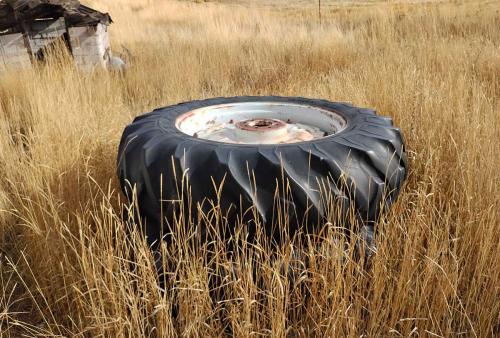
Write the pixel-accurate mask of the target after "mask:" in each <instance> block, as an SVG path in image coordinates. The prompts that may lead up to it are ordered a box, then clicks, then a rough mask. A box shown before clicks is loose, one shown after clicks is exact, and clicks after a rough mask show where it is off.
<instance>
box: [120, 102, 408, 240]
mask: <svg viewBox="0 0 500 338" xmlns="http://www.w3.org/2000/svg"><path fill="white" fill-rule="evenodd" d="M243 120H244V121H243ZM214 125H215V127H214ZM235 125H236V127H235ZM118 176H119V180H120V184H121V188H122V190H123V192H124V193H125V194H126V195H127V196H128V198H129V199H131V198H132V193H134V194H135V196H136V198H137V205H138V209H139V214H140V217H141V220H142V222H143V224H146V235H147V236H148V240H149V242H154V241H157V240H158V239H159V237H160V234H162V233H168V232H169V231H170V230H169V229H162V227H164V226H165V225H162V224H168V223H169V222H163V220H162V217H167V218H168V217H171V213H172V212H175V203H173V202H171V201H174V200H179V198H180V196H179V195H180V193H179V191H180V190H182V187H181V183H180V181H181V180H182V177H183V176H184V178H188V182H189V187H190V191H189V195H190V196H189V199H190V202H191V203H190V205H191V207H190V208H191V211H193V212H192V214H193V215H196V210H194V208H195V207H196V206H197V204H198V205H202V206H201V208H202V209H203V208H204V207H203V205H204V206H207V205H208V203H206V201H210V200H211V201H218V204H219V205H220V207H221V211H222V212H223V214H227V215H233V218H232V219H234V220H235V219H236V218H240V220H241V217H240V216H241V215H244V212H245V211H246V210H248V209H250V208H253V210H256V211H257V212H256V213H255V212H254V214H253V216H252V217H255V214H257V215H258V217H260V219H261V221H262V224H264V226H265V227H268V226H269V227H271V224H272V223H273V222H275V217H276V213H275V211H276V210H275V208H276V203H275V202H276V200H277V199H276V192H277V191H278V192H282V191H283V189H282V187H284V186H287V187H288V190H287V191H288V193H287V194H284V195H286V196H285V197H283V196H280V197H279V200H280V201H281V205H287V210H291V211H292V212H291V214H292V215H293V217H290V218H289V219H290V221H289V222H288V224H287V225H286V226H288V229H287V232H288V233H289V234H294V233H295V232H296V231H297V230H299V229H303V227H302V225H303V224H304V220H305V219H307V221H306V222H305V223H307V224H308V226H307V229H305V231H308V232H309V231H314V230H315V229H316V228H317V227H320V226H322V225H323V224H324V223H325V221H328V217H330V216H328V215H327V210H326V207H325V203H324V198H323V197H322V194H323V195H324V194H325V191H326V195H329V196H330V200H333V201H335V202H336V203H340V202H342V203H341V204H342V205H343V206H342V208H341V209H342V210H343V211H342V213H343V214H344V215H345V214H347V213H348V210H355V214H356V218H357V219H358V220H359V221H360V222H362V223H363V224H369V225H370V226H369V227H368V233H366V234H365V235H364V237H369V238H370V237H373V224H375V222H376V221H377V220H378V218H379V217H380V215H381V213H382V212H383V211H384V210H387V208H388V207H390V205H391V204H392V203H393V202H394V201H395V199H396V197H397V196H398V193H399V191H400V189H401V186H402V184H403V182H404V180H405V178H406V176H407V159H406V154H405V149H404V144H403V138H402V135H401V132H400V130H399V129H398V128H395V127H394V126H393V123H392V120H391V118H388V117H382V116H377V115H376V114H375V111H373V110H371V109H365V108H358V107H354V106H352V105H350V104H347V103H336V102H329V101H325V100H316V99H308V98H301V97H275V96H272V97H232V98H213V99H207V100H201V101H191V102H185V103H180V104H177V105H173V106H169V107H165V108H160V109H156V110H154V111H153V112H151V113H148V114H145V115H142V116H139V117H137V118H136V119H135V120H134V121H133V123H132V124H130V125H129V126H127V127H126V129H125V131H124V133H123V137H122V139H121V143H120V146H119V152H118ZM341 181H342V182H343V183H340V182H341ZM222 182H223V185H222V190H221V192H220V194H218V192H217V189H216V188H215V187H216V186H218V185H219V184H221V183H222ZM325 182H328V183H327V184H325ZM184 198H186V195H185V197H184ZM350 208H352V209H350ZM310 216H311V217H310ZM228 217H229V216H228ZM346 219H347V216H346ZM346 222H347V223H346V224H343V226H345V228H346V229H349V227H352V224H349V222H348V221H346ZM228 224H231V223H228ZM231 226H232V225H231ZM231 226H230V227H231ZM228 230H229V232H231V231H232V230H233V229H228ZM274 231H275V230H274ZM363 231H366V229H365V230H363ZM273 234H274V232H272V235H273Z"/></svg>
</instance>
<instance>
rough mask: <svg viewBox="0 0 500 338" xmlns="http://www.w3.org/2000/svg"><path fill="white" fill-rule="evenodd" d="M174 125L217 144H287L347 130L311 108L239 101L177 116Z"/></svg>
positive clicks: (341, 121) (333, 116) (335, 117)
mask: <svg viewBox="0 0 500 338" xmlns="http://www.w3.org/2000/svg"><path fill="white" fill-rule="evenodd" d="M175 126H176V128H177V129H178V130H180V131H181V132H183V133H185V134H187V135H190V136H193V137H196V138H200V139H205V140H211V141H216V142H223V143H239V144H286V143H297V142H304V141H312V140H317V139H321V138H324V137H328V136H330V135H334V134H336V133H338V132H340V131H342V130H344V129H345V128H346V127H347V121H346V120H345V118H344V117H343V116H342V115H340V114H338V113H336V112H334V111H330V110H326V109H322V108H318V107H314V106H308V105H301V104H293V103H280V102H240V103H228V104H221V105H214V106H208V107H203V108H199V109H195V110H192V111H190V112H187V113H185V114H182V115H181V116H179V117H178V118H177V120H176V122H175Z"/></svg>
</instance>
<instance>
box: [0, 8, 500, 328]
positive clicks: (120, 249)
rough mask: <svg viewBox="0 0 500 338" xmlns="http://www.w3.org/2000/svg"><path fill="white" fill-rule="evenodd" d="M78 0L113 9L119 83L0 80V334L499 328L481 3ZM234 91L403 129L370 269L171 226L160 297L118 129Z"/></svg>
mask: <svg viewBox="0 0 500 338" xmlns="http://www.w3.org/2000/svg"><path fill="white" fill-rule="evenodd" d="M90 4H92V5H96V6H98V7H99V8H101V9H103V10H109V11H111V13H112V14H113V17H114V19H115V22H116V23H115V24H114V25H113V26H112V27H111V32H112V42H113V45H114V46H115V50H120V48H121V47H120V46H121V45H124V46H126V48H128V49H129V50H130V51H131V54H132V55H133V58H132V60H131V64H130V69H129V70H128V71H127V72H126V73H125V74H123V75H119V74H109V73H104V72H96V73H93V74H82V73H80V72H78V71H76V70H75V69H74V68H73V66H72V65H71V63H70V62H67V61H64V60H65V58H66V57H65V56H64V55H59V56H58V57H57V58H55V60H53V61H52V63H51V64H49V65H47V66H40V67H37V68H36V69H34V70H28V71H26V72H13V73H10V74H1V75H0V100H1V104H0V130H1V131H0V133H1V135H2V137H1V138H0V174H1V180H0V234H1V236H0V241H1V242H0V247H1V256H0V259H1V260H0V288H1V290H2V292H1V293H0V332H1V336H2V337H18V336H21V335H27V336H44V337H46V336H76V337H94V336H105V337H118V336H126V337H140V336H174V335H179V336H223V335H227V334H229V333H231V332H232V333H233V334H234V335H235V336H257V335H266V336H331V337H341V336H394V337H397V336H417V335H419V336H429V337H431V336H441V337H450V336H466V337H473V336H477V337H488V336H491V337H493V336H495V335H498V334H499V327H500V326H499V325H500V323H499V312H500V303H499V301H498V299H500V295H499V287H500V282H499V281H500V268H499V267H498V257H499V256H500V247H499V242H500V238H499V237H500V236H499V233H500V232H499V228H498V225H499V223H500V213H499V211H498V210H500V170H499V168H500V156H499V155H498V153H499V150H500V149H499V143H500V132H499V130H500V29H499V28H498V27H500V14H499V10H498V7H496V5H495V2H494V1H492V2H487V1H483V2H466V3H458V2H457V3H454V2H453V3H427V4H410V3H395V4H387V3H380V4H373V3H369V4H368V5H366V6H365V5H363V6H359V5H356V4H351V3H347V4H341V5H338V6H337V5H335V4H334V3H329V5H328V6H325V10H324V12H323V23H322V26H319V24H318V21H317V17H316V15H317V13H316V11H315V9H314V8H313V7H304V8H302V7H293V6H292V7H291V6H288V7H287V9H286V10H280V7H279V6H276V4H278V5H279V3H275V4H274V5H275V6H271V7H264V8H261V7H259V8H248V7H245V6H241V5H221V4H215V3H209V4H192V3H175V2H163V1H162V2H160V1H146V0H142V1H133V2H132V1H118V0H113V1H107V2H106V3H104V2H99V1H94V2H91V3H90ZM239 94H245V95H247V94H256V95H260V94H279V95H300V96H310V97H321V98H325V99H330V100H333V101H349V102H352V103H354V104H356V105H360V106H367V107H375V108H376V109H377V110H378V111H379V112H380V113H381V114H383V115H388V116H392V117H393V118H394V120H395V123H396V124H397V125H398V126H400V127H401V129H402V130H403V132H404V135H405V138H406V143H407V147H408V152H409V157H410V165H411V172H410V176H409V179H408V182H407V185H406V187H405V189H404V192H403V193H402V194H401V196H400V198H399V200H398V202H397V204H396V205H395V206H394V207H393V209H392V210H391V212H390V214H389V215H388V216H387V218H386V219H384V220H382V221H381V224H380V225H379V228H378V236H377V242H378V251H377V254H376V255H375V256H374V257H373V259H372V262H371V266H370V267H363V266H362V265H360V262H357V261H356V260H354V259H352V258H351V255H350V253H352V250H351V251H347V252H344V251H343V250H341V249H340V247H339V245H338V243H336V242H335V241H332V240H327V241H325V242H324V243H323V245H322V246H320V247H315V246H310V247H307V246H306V247H300V246H297V245H294V244H293V243H292V244H286V245H283V246H282V247H280V248H276V249H275V250H276V252H277V254H272V253H271V249H270V248H269V247H266V246H264V245H259V244H257V245H252V243H246V242H245V240H244V239H241V241H240V247H239V250H236V251H235V253H234V254H233V255H232V256H229V255H227V254H226V252H225V251H226V250H227V248H226V246H225V243H224V242H222V241H220V240H219V241H217V240H215V241H214V243H212V245H211V246H210V247H207V246H203V245H198V244H199V243H198V244H197V243H196V240H192V239H189V238H185V236H184V235H182V234H179V236H178V240H177V241H176V242H175V243H174V244H172V245H171V246H170V247H168V248H164V250H166V255H165V257H166V258H167V259H166V260H165V264H166V268H165V270H166V271H167V273H168V274H167V276H166V283H165V287H166V289H167V291H166V292H161V291H159V290H158V283H157V280H156V278H157V276H156V273H155V267H154V263H153V258H152V257H151V253H150V251H149V249H148V247H147V245H146V243H145V242H144V241H143V240H142V239H141V236H140V235H139V234H138V233H137V231H136V230H135V228H134V227H133V226H132V225H130V224H129V223H127V222H125V221H124V220H122V217H121V214H122V208H123V196H121V195H120V192H119V189H118V184H117V181H116V178H115V158H116V151H117V145H118V142H119V139H120V136H121V131H122V130H123V128H124V126H125V125H126V124H127V123H129V122H130V121H131V119H132V118H133V117H134V116H136V115H138V114H139V113H141V112H144V111H147V110H150V109H152V108H154V107H157V106H161V105H167V104H171V103H175V102H178V101H185V100H190V99H194V98H205V97H212V96H229V95H239ZM217 220H218V218H217V217H215V218H214V222H216V221H217ZM183 236H184V237H183ZM351 249H352V244H351ZM297 252H301V255H302V256H300V255H298V254H297ZM297 257H305V258H301V259H298V258H297ZM339 257H340V258H341V259H339ZM305 261H307V262H308V264H307V266H305V265H304V264H303V263H304V262H305ZM286 267H293V271H294V274H295V278H294V279H290V278H289V276H288V275H289V274H288V273H287V269H286ZM214 295H219V296H220V297H219V300H222V301H219V302H214V301H213V300H214V299H217V297H214ZM222 296H223V297H222Z"/></svg>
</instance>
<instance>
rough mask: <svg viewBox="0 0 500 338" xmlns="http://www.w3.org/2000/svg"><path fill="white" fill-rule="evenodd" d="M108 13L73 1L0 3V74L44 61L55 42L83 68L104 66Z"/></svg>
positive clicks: (5, 0) (108, 50)
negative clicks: (3, 71)
mask: <svg viewBox="0 0 500 338" xmlns="http://www.w3.org/2000/svg"><path fill="white" fill-rule="evenodd" d="M111 23H112V20H111V17H110V16H109V14H107V13H101V12H99V11H96V10H94V9H92V8H89V7H87V6H84V5H82V4H80V2H79V1H76V0H1V1H0V71H1V70H3V69H8V68H14V69H15V68H24V67H29V66H30V65H31V64H32V63H33V62H35V61H37V60H43V59H44V57H45V55H46V52H47V49H48V48H49V47H50V46H51V45H53V44H54V43H55V41H57V40H60V41H61V40H62V41H64V43H65V44H66V46H67V47H68V49H69V51H70V53H71V55H73V58H74V60H75V63H76V64H77V65H78V66H79V67H80V68H82V69H85V70H90V69H93V68H95V67H103V68H105V67H107V66H108V63H109V60H110V58H111V48H110V43H109V37H108V26H109V25H110V24H111Z"/></svg>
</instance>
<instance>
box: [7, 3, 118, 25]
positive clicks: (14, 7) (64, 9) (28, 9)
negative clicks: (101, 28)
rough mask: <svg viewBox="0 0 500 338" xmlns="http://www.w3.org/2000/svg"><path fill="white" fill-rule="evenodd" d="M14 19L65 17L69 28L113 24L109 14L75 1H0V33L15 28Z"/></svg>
mask: <svg viewBox="0 0 500 338" xmlns="http://www.w3.org/2000/svg"><path fill="white" fill-rule="evenodd" d="M14 13H15V15H14ZM16 17H17V18H18V19H22V20H24V21H29V20H33V19H39V18H45V17H54V18H57V17H65V18H66V20H67V22H68V25H70V26H88V25H95V24H97V23H103V24H106V25H109V24H110V23H112V22H113V21H112V20H111V17H110V16H109V14H107V13H101V12H99V11H96V10H94V9H92V8H90V7H87V6H84V5H82V4H80V2H79V1H77V0H3V1H2V0H0V32H1V31H3V30H6V29H9V28H12V27H16V26H17V25H18V23H17V22H16Z"/></svg>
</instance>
